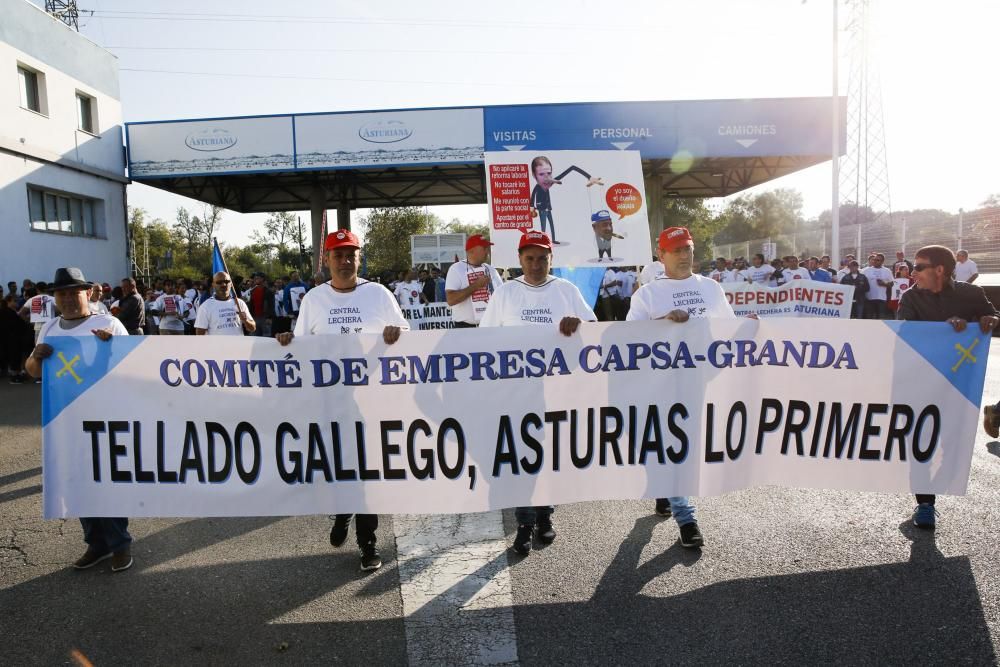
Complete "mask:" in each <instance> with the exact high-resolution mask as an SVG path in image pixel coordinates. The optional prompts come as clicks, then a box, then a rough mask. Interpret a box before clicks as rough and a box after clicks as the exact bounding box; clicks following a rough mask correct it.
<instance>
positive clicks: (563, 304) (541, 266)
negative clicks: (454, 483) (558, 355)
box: [479, 230, 597, 556]
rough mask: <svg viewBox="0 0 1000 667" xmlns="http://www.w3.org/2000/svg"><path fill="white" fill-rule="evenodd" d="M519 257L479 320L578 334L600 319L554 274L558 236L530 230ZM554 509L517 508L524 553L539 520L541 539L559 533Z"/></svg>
mask: <svg viewBox="0 0 1000 667" xmlns="http://www.w3.org/2000/svg"><path fill="white" fill-rule="evenodd" d="M517 257H518V261H519V262H520V264H521V270H522V271H523V272H524V275H522V276H521V277H520V278H516V279H514V280H511V281H508V282H506V283H504V284H503V285H501V286H500V289H498V290H497V291H496V293H495V294H494V295H493V298H492V299H490V303H489V306H487V308H486V312H485V313H484V314H483V320H482V322H481V323H480V325H479V326H482V327H504V326H506V327H510V326H521V325H525V324H536V325H542V326H550V327H556V326H558V327H559V331H560V332H561V333H562V334H564V335H566V336H572V335H573V334H574V333H576V330H577V328H578V327H579V326H580V322H581V321H583V320H585V321H587V322H594V321H596V320H597V317H596V316H595V315H594V311H593V310H591V309H590V306H589V305H588V304H587V302H586V301H584V299H583V295H582V294H580V290H579V289H577V287H576V285H574V284H573V283H571V282H569V281H568V280H563V279H562V278H557V277H555V276H552V275H549V270H550V269H551V268H552V242H551V241H550V240H549V237H548V235H547V234H545V233H543V232H539V231H535V230H531V231H528V232H526V233H525V234H524V235H523V236H521V241H520V243H518V245H517ZM554 510H555V508H554V507H553V506H551V505H548V506H542V507H518V508H517V509H516V510H515V513H514V516H515V517H516V518H517V524H518V528H517V535H516V536H515V537H514V551H516V552H517V553H519V554H521V555H522V556H527V555H528V554H529V553H531V539H532V535H533V533H534V530H535V526H536V524H537V526H538V539H539V540H540V541H542V542H543V543H545V544H549V543H551V542H552V541H553V540H554V539H556V531H555V530H554V529H553V528H552V512H553V511H554Z"/></svg>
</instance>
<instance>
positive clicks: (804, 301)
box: [722, 280, 854, 320]
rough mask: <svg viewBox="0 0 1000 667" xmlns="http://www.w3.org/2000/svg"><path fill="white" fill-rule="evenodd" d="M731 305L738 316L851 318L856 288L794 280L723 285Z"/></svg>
mask: <svg viewBox="0 0 1000 667" xmlns="http://www.w3.org/2000/svg"><path fill="white" fill-rule="evenodd" d="M722 289H723V291H725V293H726V299H728V300H729V305H730V306H732V307H733V312H735V313H736V315H737V316H738V317H744V316H746V315H750V314H754V315H757V316H758V317H837V318H840V319H842V320H849V319H851V302H852V299H853V298H854V286H853V285H838V284H836V283H823V282H819V281H817V280H792V281H790V282H787V283H785V284H784V285H781V286H779V287H768V286H767V285H760V284H752V285H751V284H750V283H723V284H722Z"/></svg>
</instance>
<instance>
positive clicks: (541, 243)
mask: <svg viewBox="0 0 1000 667" xmlns="http://www.w3.org/2000/svg"><path fill="white" fill-rule="evenodd" d="M528 246H538V247H539V248H548V249H549V250H552V241H551V240H550V239H549V235H548V234H546V233H545V232H540V231H537V230H535V229H532V230H529V231H527V232H525V233H524V234H522V235H521V240H520V241H519V242H518V244H517V249H518V250H520V249H521V248H527V247H528Z"/></svg>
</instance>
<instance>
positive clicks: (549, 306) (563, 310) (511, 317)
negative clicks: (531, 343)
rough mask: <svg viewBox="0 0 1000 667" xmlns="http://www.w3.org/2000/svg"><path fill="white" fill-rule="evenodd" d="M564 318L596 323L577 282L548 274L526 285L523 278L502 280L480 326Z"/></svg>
mask: <svg viewBox="0 0 1000 667" xmlns="http://www.w3.org/2000/svg"><path fill="white" fill-rule="evenodd" d="M564 317H579V318H580V319H581V320H584V321H587V322H596V321H597V316H596V315H594V311H593V310H592V309H591V307H590V305H588V304H587V302H586V301H584V300H583V295H582V294H580V290H579V289H578V288H577V286H576V285H574V284H573V283H571V282H570V281H568V280H563V279H562V278H556V277H555V276H549V277H548V279H547V280H546V281H545V282H544V283H542V284H541V285H529V284H528V283H526V282H524V277H520V278H515V279H514V280H510V281H508V282H505V283H504V284H503V285H501V286H500V289H498V290H497V291H496V292H494V293H493V298H492V299H490V304H489V306H487V307H486V312H485V313H484V314H483V321H482V322H480V323H479V326H481V327H513V326H520V325H527V324H542V325H553V326H559V322H560V321H561V320H562V318H564Z"/></svg>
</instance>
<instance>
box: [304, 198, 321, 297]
mask: <svg viewBox="0 0 1000 667" xmlns="http://www.w3.org/2000/svg"><path fill="white" fill-rule="evenodd" d="M309 211H310V213H311V214H312V242H313V261H312V267H310V275H312V272H313V271H315V270H316V267H317V266H319V265H320V258H321V257H322V256H323V243H324V241H326V239H324V238H323V213H324V212H325V211H326V190H324V189H323V186H322V185H314V186H313V189H312V192H310V193H309ZM305 277H306V276H303V278H305Z"/></svg>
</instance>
